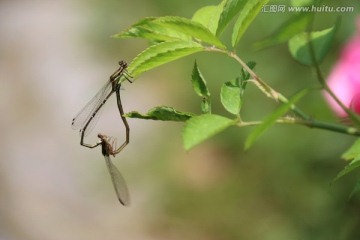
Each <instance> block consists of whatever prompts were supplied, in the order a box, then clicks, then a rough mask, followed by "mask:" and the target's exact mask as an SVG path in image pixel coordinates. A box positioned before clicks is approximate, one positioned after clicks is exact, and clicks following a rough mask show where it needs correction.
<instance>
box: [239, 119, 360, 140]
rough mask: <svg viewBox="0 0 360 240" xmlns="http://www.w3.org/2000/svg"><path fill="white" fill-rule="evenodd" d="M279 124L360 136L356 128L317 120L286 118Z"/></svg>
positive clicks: (280, 120) (254, 123)
mask: <svg viewBox="0 0 360 240" xmlns="http://www.w3.org/2000/svg"><path fill="white" fill-rule="evenodd" d="M276 123H278V124H298V125H303V126H306V127H309V128H317V129H323V130H328V131H332V132H338V133H343V134H347V135H353V136H360V130H359V129H357V128H354V127H348V126H344V125H340V124H334V123H328V122H322V121H317V120H315V119H309V120H303V119H296V118H291V117H284V118H280V119H278V120H276ZM260 124H262V121H249V122H239V123H238V124H237V126H239V127H247V126H256V125H260Z"/></svg>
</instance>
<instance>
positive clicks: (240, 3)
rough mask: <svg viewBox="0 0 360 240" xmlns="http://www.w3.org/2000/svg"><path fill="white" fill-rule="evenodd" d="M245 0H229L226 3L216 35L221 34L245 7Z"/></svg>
mask: <svg viewBox="0 0 360 240" xmlns="http://www.w3.org/2000/svg"><path fill="white" fill-rule="evenodd" d="M245 3H246V1H245V0H228V1H226V3H225V6H224V8H223V11H222V13H221V15H220V19H219V24H218V28H217V31H216V36H219V35H220V34H221V33H222V31H223V30H224V29H225V27H226V26H227V25H228V24H229V23H230V21H231V20H232V19H233V18H234V17H235V16H236V14H238V13H239V12H240V11H241V10H242V9H243V7H244V5H245Z"/></svg>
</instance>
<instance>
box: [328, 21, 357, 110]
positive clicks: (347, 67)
mask: <svg viewBox="0 0 360 240" xmlns="http://www.w3.org/2000/svg"><path fill="white" fill-rule="evenodd" d="M357 28H358V29H357V34H356V35H355V36H354V37H353V38H352V39H350V40H349V41H348V42H347V43H346V45H345V47H344V48H343V50H342V52H341V55H340V58H339V60H338V62H337V63H336V65H335V66H334V68H333V69H332V71H331V73H330V75H329V77H328V79H327V83H328V86H329V88H330V89H331V90H332V91H333V92H334V94H335V95H336V96H337V97H338V98H339V100H340V101H341V102H342V103H343V104H344V105H345V106H347V107H349V108H351V109H352V110H353V111H354V112H356V113H358V114H360V18H358V20H357ZM325 97H326V99H327V101H328V102H329V105H330V107H331V108H332V109H333V110H334V111H335V112H336V113H337V114H338V115H339V116H340V117H345V116H346V115H347V114H346V113H345V111H344V110H343V109H342V108H341V107H340V106H339V105H338V104H337V103H336V102H335V101H334V100H333V99H332V98H331V97H330V96H329V95H328V94H326V95H325Z"/></svg>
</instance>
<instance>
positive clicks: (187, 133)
mask: <svg viewBox="0 0 360 240" xmlns="http://www.w3.org/2000/svg"><path fill="white" fill-rule="evenodd" d="M234 124H236V122H235V121H234V120H231V119H229V118H226V117H222V116H219V115H214V114H203V115H200V116H195V117H192V118H191V119H189V120H188V121H186V123H185V126H184V130H183V143H184V147H185V149H186V150H189V149H191V148H192V147H194V146H196V145H197V144H200V143H201V142H203V141H205V140H206V139H208V138H210V137H212V136H214V135H216V134H217V133H219V132H221V131H223V130H225V129H226V128H228V127H230V126H232V125H234Z"/></svg>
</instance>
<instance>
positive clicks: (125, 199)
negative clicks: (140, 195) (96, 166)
mask: <svg viewBox="0 0 360 240" xmlns="http://www.w3.org/2000/svg"><path fill="white" fill-rule="evenodd" d="M104 157H105V162H106V165H107V167H108V170H109V173H110V176H111V181H112V183H113V185H114V189H115V192H116V196H117V198H118V199H119V201H120V203H121V204H122V205H124V206H128V205H130V195H129V190H128V188H127V185H126V182H125V179H124V178H123V176H122V175H121V173H120V171H119V170H118V169H117V168H116V166H115V165H114V164H113V163H112V162H111V159H110V156H107V155H105V156H104Z"/></svg>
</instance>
